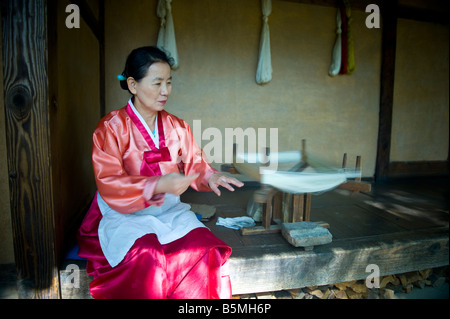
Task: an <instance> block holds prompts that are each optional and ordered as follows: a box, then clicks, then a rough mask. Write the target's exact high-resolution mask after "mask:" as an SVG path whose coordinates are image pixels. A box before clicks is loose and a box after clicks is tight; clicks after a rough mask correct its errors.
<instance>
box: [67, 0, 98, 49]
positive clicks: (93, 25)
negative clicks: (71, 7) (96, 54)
mask: <svg viewBox="0 0 450 319" xmlns="http://www.w3.org/2000/svg"><path fill="white" fill-rule="evenodd" d="M70 2H72V3H73V4H76V5H77V6H78V8H80V15H81V17H82V18H83V20H84V22H86V24H87V25H88V26H89V28H90V29H91V31H92V33H94V35H95V37H96V38H97V40H99V41H101V42H103V37H104V33H103V32H102V29H103V26H102V25H101V24H100V22H99V20H98V19H97V18H96V17H95V15H94V13H93V12H92V10H91V7H89V4H88V3H87V1H86V0H70ZM103 3H104V2H103V1H102V4H100V7H99V11H100V15H102V14H104V12H102V11H104V6H103ZM102 6H103V8H102Z"/></svg>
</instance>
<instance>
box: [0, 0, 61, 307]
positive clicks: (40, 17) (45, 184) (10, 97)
mask: <svg viewBox="0 0 450 319" xmlns="http://www.w3.org/2000/svg"><path fill="white" fill-rule="evenodd" d="M2 4H3V7H2V24H3V25H2V33H3V67H4V76H3V82H4V90H5V91H4V93H5V110H4V112H5V123H6V142H7V143H6V144H7V162H8V171H9V186H10V200H11V219H12V226H13V241H14V254H15V261H16V268H17V272H18V282H19V287H18V288H19V289H18V291H19V297H20V298H58V297H59V296H60V291H59V276H58V262H57V256H56V249H55V212H54V207H53V190H52V185H53V184H52V171H51V148H50V129H49V126H50V125H49V122H50V119H49V113H50V110H49V109H50V105H51V93H50V92H49V82H50V81H51V80H52V79H49V78H48V76H49V74H50V75H51V74H52V73H53V72H49V65H48V64H49V63H52V62H54V63H56V61H55V59H53V57H51V56H49V51H48V40H49V39H48V24H53V23H56V19H52V18H54V17H48V16H47V13H48V6H49V3H48V1H46V0H32V1H31V0H5V1H3V2H2ZM53 80H54V79H53Z"/></svg>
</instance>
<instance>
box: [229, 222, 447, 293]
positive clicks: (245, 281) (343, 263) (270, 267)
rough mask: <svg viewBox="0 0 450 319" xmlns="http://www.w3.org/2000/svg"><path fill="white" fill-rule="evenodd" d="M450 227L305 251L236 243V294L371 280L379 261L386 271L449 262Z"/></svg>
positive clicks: (233, 270)
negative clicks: (371, 270) (370, 267)
mask: <svg viewBox="0 0 450 319" xmlns="http://www.w3.org/2000/svg"><path fill="white" fill-rule="evenodd" d="M448 257H449V255H448V226H447V227H435V228H432V229H420V230H412V231H404V232H398V233H390V234H383V235H375V236H366V237H361V238H345V239H337V240H333V242H331V243H330V244H326V245H322V246H317V247H314V250H312V251H305V250H303V249H299V248H296V247H292V246H290V245H267V247H264V248H263V251H262V252H261V249H255V247H254V246H243V247H235V248H233V254H232V255H231V257H230V260H229V263H230V270H231V273H230V278H231V284H232V287H233V294H247V293H257V292H263V291H276V290H282V289H294V288H300V287H306V286H319V285H328V284H333V283H337V282H343V281H350V280H360V279H365V278H367V276H368V275H369V273H368V272H366V267H367V266H368V265H369V264H376V265H377V266H378V267H379V269H380V276H386V275H392V274H399V273H404V272H409V271H416V270H422V269H427V268H436V267H441V266H446V265H448Z"/></svg>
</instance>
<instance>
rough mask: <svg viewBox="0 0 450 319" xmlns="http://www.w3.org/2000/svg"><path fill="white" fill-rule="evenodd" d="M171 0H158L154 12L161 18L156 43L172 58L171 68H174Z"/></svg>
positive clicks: (175, 46) (175, 47) (174, 40)
mask: <svg viewBox="0 0 450 319" xmlns="http://www.w3.org/2000/svg"><path fill="white" fill-rule="evenodd" d="M171 2H172V0H159V1H158V6H157V8H156V14H157V15H158V18H160V19H161V26H160V28H159V32H158V41H157V43H156V45H157V46H158V47H160V48H163V49H164V50H166V51H167V52H168V53H169V55H170V57H171V58H172V59H173V61H174V64H173V66H172V68H174V69H176V68H177V67H178V65H179V63H178V51H177V42H176V39H175V28H174V26H173V18H172V5H171Z"/></svg>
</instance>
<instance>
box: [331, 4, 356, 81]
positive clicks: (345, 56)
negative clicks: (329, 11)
mask: <svg viewBox="0 0 450 319" xmlns="http://www.w3.org/2000/svg"><path fill="white" fill-rule="evenodd" d="M352 20H353V19H352V17H351V9H350V3H349V1H348V0H342V1H340V2H339V6H338V9H337V12H336V41H335V43H334V47H333V53H332V59H331V65H330V68H329V70H328V74H329V75H330V76H336V75H338V74H352V73H353V72H354V71H355V54H354V41H353V35H352V33H351V30H350V24H351V22H352Z"/></svg>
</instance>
